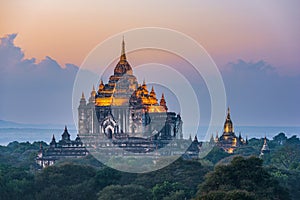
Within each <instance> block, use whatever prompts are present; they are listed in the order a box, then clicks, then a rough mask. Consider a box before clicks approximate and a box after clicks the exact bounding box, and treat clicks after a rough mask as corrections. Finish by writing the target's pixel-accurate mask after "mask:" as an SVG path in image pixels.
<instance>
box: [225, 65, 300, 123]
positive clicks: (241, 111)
mask: <svg viewBox="0 0 300 200" xmlns="http://www.w3.org/2000/svg"><path fill="white" fill-rule="evenodd" d="M275 69H276V68H275V67H273V66H271V65H269V64H268V63H266V62H265V61H258V62H246V61H244V60H238V61H237V62H231V63H229V64H228V65H227V66H226V67H225V68H224V69H223V70H222V72H221V73H222V76H223V79H224V83H225V87H226V93H227V100H228V104H229V105H230V106H231V107H232V110H233V114H232V115H233V116H234V119H235V120H234V121H236V122H238V123H239V124H249V125H299V122H300V107H299V102H300V93H299V91H300V76H299V75H293V76H288V75H279V74H278V73H277V72H276V70H275Z"/></svg>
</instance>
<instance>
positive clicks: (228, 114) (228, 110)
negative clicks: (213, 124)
mask: <svg viewBox="0 0 300 200" xmlns="http://www.w3.org/2000/svg"><path fill="white" fill-rule="evenodd" d="M227 119H230V108H229V106H228V108H227Z"/></svg>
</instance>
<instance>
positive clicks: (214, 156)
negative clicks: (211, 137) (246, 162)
mask: <svg viewBox="0 0 300 200" xmlns="http://www.w3.org/2000/svg"><path fill="white" fill-rule="evenodd" d="M228 156H230V154H228V153H226V152H225V151H224V150H223V149H221V148H219V147H217V146H215V147H214V148H213V149H212V150H211V151H210V152H209V153H208V154H207V155H206V156H205V157H204V159H205V160H208V161H210V162H212V163H213V164H216V163H217V162H219V161H220V160H222V159H223V158H226V157H228Z"/></svg>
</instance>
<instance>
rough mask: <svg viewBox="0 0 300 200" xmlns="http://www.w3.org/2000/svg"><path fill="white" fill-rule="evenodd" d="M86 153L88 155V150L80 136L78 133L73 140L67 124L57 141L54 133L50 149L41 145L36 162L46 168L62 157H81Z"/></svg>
mask: <svg viewBox="0 0 300 200" xmlns="http://www.w3.org/2000/svg"><path fill="white" fill-rule="evenodd" d="M86 155H88V151H87V150H86V148H85V147H84V145H83V143H82V141H81V139H80V137H79V136H78V135H77V137H76V139H75V140H71V139H70V134H69V132H68V129H67V126H65V130H64V132H63V134H62V135H61V140H59V141H58V142H56V139H55V136H54V135H53V136H52V140H51V142H50V145H49V148H48V149H43V147H42V146H40V150H39V152H38V155H37V157H36V163H37V164H38V165H39V166H40V168H45V167H47V166H51V165H53V164H55V162H56V161H58V160H60V159H67V158H80V157H84V156H86Z"/></svg>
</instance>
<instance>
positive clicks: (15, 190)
mask: <svg viewBox="0 0 300 200" xmlns="http://www.w3.org/2000/svg"><path fill="white" fill-rule="evenodd" d="M262 144H263V139H250V140H249V145H247V146H245V147H242V148H240V149H238V150H237V151H236V152H235V153H234V154H227V153H225V152H224V151H222V150H221V149H219V148H217V147H214V148H213V150H212V151H211V152H210V153H209V154H208V155H207V156H206V157H204V158H202V159H200V160H193V161H187V160H182V159H179V160H177V161H175V162H174V163H172V164H171V165H169V166H167V167H165V168H163V169H160V170H157V171H154V172H150V173H144V174H132V173H125V172H120V171H117V170H114V169H111V168H108V167H106V166H103V165H102V164H101V163H99V162H98V161H97V160H95V159H94V158H93V157H92V156H87V157H85V158H81V159H72V160H64V161H60V162H58V163H56V164H55V165H54V166H51V167H47V168H46V169H44V170H36V164H35V160H34V159H35V156H36V154H37V151H38V149H39V145H40V142H35V143H32V144H31V143H18V142H12V143H10V144H9V145H7V146H0V194H1V195H0V199H105V200H109V199H114V200H115V199H124V200H126V199H128V200H129V199H130V200H132V199H133V200H134V199H157V200H160V199H164V200H167V199H204V200H205V199H274V200H275V199H284V200H286V199H298V197H299V196H300V182H299V181H298V180H299V179H300V141H299V138H297V137H296V136H293V137H290V138H287V137H286V136H285V134H283V133H280V134H278V135H277V136H275V137H274V138H273V140H270V141H268V145H269V147H270V153H269V154H265V155H264V156H263V157H262V159H260V158H258V156H259V154H260V149H261V147H262ZM42 145H43V146H44V147H45V148H46V147H47V144H46V143H42Z"/></svg>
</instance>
